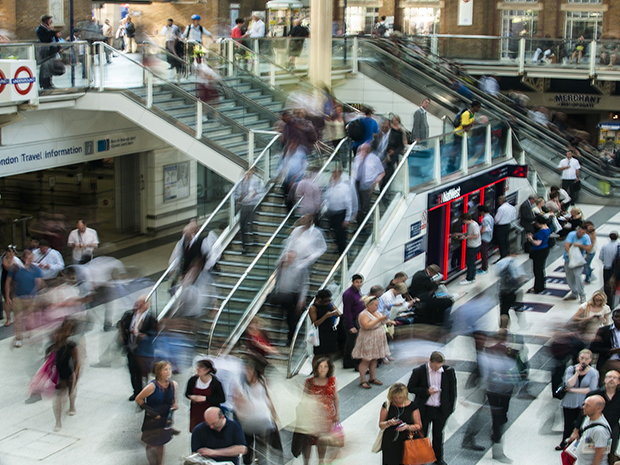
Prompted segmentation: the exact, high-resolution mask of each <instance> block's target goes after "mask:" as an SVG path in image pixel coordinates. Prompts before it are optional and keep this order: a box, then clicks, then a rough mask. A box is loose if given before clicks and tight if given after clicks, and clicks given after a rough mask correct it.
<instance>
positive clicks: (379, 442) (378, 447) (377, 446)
mask: <svg viewBox="0 0 620 465" xmlns="http://www.w3.org/2000/svg"><path fill="white" fill-rule="evenodd" d="M385 410H387V411H388V412H389V411H390V401H389V400H388V401H387V402H386V403H385ZM384 431H385V430H384V429H382V430H379V434H377V439H375V443H374V444H373V445H372V449H371V450H372V451H373V452H374V453H375V454H378V453H379V452H381V445H382V443H383V432H384Z"/></svg>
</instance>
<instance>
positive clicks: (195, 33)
mask: <svg viewBox="0 0 620 465" xmlns="http://www.w3.org/2000/svg"><path fill="white" fill-rule="evenodd" d="M200 19H201V18H200V16H198V15H192V22H191V23H190V24H189V25H188V26H187V27H186V28H185V32H184V33H183V38H184V39H187V40H188V41H192V42H196V43H198V44H202V36H207V37H209V38H211V40H212V41H213V42H215V40H214V39H213V35H212V34H211V33H210V32H209V31H207V30H206V29H205V28H204V27H202V24H200Z"/></svg>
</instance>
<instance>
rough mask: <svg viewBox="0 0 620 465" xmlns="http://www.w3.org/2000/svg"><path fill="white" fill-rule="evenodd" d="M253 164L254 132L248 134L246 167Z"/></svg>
mask: <svg viewBox="0 0 620 465" xmlns="http://www.w3.org/2000/svg"><path fill="white" fill-rule="evenodd" d="M252 163H254V131H252V130H250V132H248V166H252Z"/></svg>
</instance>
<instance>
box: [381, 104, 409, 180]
mask: <svg viewBox="0 0 620 465" xmlns="http://www.w3.org/2000/svg"><path fill="white" fill-rule="evenodd" d="M406 143H407V135H406V133H405V130H404V128H403V127H402V126H401V125H400V116H398V115H393V116H392V120H391V121H390V134H389V135H388V143H387V146H386V147H385V158H384V159H383V167H384V169H385V176H384V177H383V179H382V181H381V188H382V189H383V186H384V185H385V184H386V183H387V182H388V181H389V180H390V178H391V177H392V175H393V174H394V170H395V169H396V165H397V164H398V161H399V159H400V156H401V155H402V154H403V151H404V150H405V144H406Z"/></svg>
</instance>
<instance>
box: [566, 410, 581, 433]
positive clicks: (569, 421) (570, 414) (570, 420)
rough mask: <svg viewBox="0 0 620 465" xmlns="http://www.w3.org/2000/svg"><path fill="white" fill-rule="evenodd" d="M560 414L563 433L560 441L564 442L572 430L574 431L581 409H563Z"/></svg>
mask: <svg viewBox="0 0 620 465" xmlns="http://www.w3.org/2000/svg"><path fill="white" fill-rule="evenodd" d="M562 413H563V414H564V432H563V433H562V434H563V436H562V441H564V440H565V439H568V438H569V437H570V435H571V434H572V433H573V430H574V429H575V422H576V421H577V419H578V418H579V414H580V413H581V409H580V408H566V407H564V408H563V409H562Z"/></svg>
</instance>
